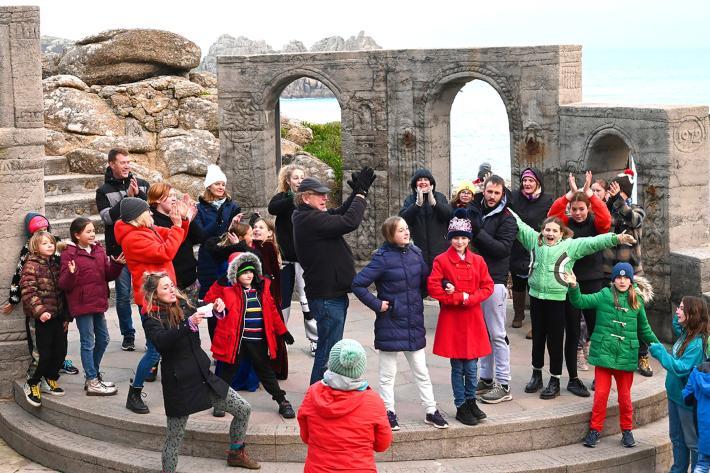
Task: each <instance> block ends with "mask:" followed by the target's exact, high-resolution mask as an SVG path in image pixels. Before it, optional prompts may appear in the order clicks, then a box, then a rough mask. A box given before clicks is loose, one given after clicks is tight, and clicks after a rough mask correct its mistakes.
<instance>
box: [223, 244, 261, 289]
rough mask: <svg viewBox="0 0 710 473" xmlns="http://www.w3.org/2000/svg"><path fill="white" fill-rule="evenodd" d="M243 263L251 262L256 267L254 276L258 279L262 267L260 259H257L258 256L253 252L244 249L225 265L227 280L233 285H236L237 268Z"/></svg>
mask: <svg viewBox="0 0 710 473" xmlns="http://www.w3.org/2000/svg"><path fill="white" fill-rule="evenodd" d="M243 263H251V264H253V265H254V269H256V276H257V277H256V278H255V279H257V280H258V279H259V278H261V275H262V274H263V273H262V269H261V261H260V260H259V257H258V256H256V255H255V254H254V253H250V252H248V251H245V252H243V253H239V254H238V255H237V256H236V257H235V258H234V259H233V260H232V261H231V262H230V263H229V266H228V267H227V279H228V280H229V282H230V283H232V284H233V285H237V284H238V283H237V270H238V269H239V267H240V266H241V265H242V264H243Z"/></svg>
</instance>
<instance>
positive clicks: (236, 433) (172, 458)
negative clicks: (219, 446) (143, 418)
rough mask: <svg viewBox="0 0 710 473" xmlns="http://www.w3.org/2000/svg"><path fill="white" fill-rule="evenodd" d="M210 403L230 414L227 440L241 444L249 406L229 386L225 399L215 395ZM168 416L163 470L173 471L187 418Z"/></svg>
mask: <svg viewBox="0 0 710 473" xmlns="http://www.w3.org/2000/svg"><path fill="white" fill-rule="evenodd" d="M212 405H213V406H214V407H215V408H217V409H218V410H223V411H225V412H229V413H230V414H232V416H233V419H232V423H231V424H229V440H230V442H231V443H232V444H233V445H234V444H243V443H244V438H245V437H246V433H247V425H249V415H250V414H251V406H250V405H249V403H248V402H247V401H246V400H244V399H243V398H242V397H241V396H240V395H239V394H237V392H236V391H235V390H234V389H232V388H229V391H228V392H227V397H226V398H225V399H218V398H217V396H216V395H215V396H214V398H213V399H212ZM188 417H189V416H182V417H168V435H167V437H166V438H165V445H164V446H163V471H165V472H170V473H172V472H174V471H175V469H176V468H177V463H178V450H180V444H182V438H183V437H184V436H185V426H186V425H187V418H188Z"/></svg>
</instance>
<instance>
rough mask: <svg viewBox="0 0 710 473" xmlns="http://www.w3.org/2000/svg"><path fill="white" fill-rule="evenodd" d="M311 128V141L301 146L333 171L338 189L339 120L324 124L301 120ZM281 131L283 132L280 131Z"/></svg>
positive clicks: (340, 169)
mask: <svg viewBox="0 0 710 473" xmlns="http://www.w3.org/2000/svg"><path fill="white" fill-rule="evenodd" d="M303 125H304V126H307V127H308V128H310V129H311V130H313V141H311V142H310V143H308V144H307V145H305V146H304V147H303V149H304V151H307V152H308V153H311V154H312V155H313V156H315V157H317V158H318V159H320V160H321V161H323V162H324V163H326V164H327V165H328V166H330V167H331V168H333V171H335V184H336V186H337V187H338V189H339V188H340V187H341V185H342V182H343V155H342V150H341V144H342V141H341V137H340V122H330V123H325V124H317V123H307V122H303ZM282 133H283V132H282Z"/></svg>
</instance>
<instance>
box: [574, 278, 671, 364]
mask: <svg viewBox="0 0 710 473" xmlns="http://www.w3.org/2000/svg"><path fill="white" fill-rule="evenodd" d="M635 281H636V284H634V290H635V291H636V294H637V296H638V300H639V308H638V309H632V308H631V306H629V301H628V293H618V294H619V296H618V297H619V307H616V306H615V305H614V291H615V290H616V289H614V288H613V287H606V288H604V289H602V290H601V291H599V292H596V293H594V294H582V293H581V292H580V291H579V286H575V287H573V288H570V290H569V301H570V302H571V303H572V305H573V306H575V307H577V308H580V309H596V311H597V323H596V325H595V326H594V333H592V336H591V342H592V343H591V345H590V347H589V364H590V365H594V366H599V367H602V368H610V369H614V370H621V371H635V370H636V368H637V366H638V351H639V338H638V337H639V335H641V339H642V340H643V341H644V342H646V343H647V344H649V345H650V344H651V343H658V338H656V335H655V334H654V333H653V330H651V326H650V325H649V324H648V319H647V318H646V309H645V308H644V301H648V302H650V300H651V299H652V297H653V290H652V289H651V286H650V284H648V281H646V280H645V279H644V278H642V277H640V276H638V277H636V279H635Z"/></svg>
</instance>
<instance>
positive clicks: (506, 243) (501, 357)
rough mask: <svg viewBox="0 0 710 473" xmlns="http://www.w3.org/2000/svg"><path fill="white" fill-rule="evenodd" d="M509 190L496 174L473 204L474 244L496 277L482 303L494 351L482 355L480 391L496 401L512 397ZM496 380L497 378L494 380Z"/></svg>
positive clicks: (513, 233) (512, 228) (511, 221)
mask: <svg viewBox="0 0 710 473" xmlns="http://www.w3.org/2000/svg"><path fill="white" fill-rule="evenodd" d="M509 201H510V193H509V192H508V190H507V189H506V188H505V181H504V180H503V178H502V177H500V176H496V175H495V174H494V175H492V176H490V177H488V178H487V179H486V181H485V182H484V184H483V192H481V193H478V194H477V195H476V196H475V197H474V199H473V205H472V206H471V230H472V234H473V239H472V241H471V242H472V243H473V247H474V249H475V250H476V251H477V252H478V254H480V255H481V256H482V257H483V259H484V260H485V262H486V265H487V266H488V272H489V273H490V275H491V279H493V284H494V288H493V294H491V296H490V297H489V298H488V299H486V300H485V301H483V302H482V303H481V308H482V309H483V317H484V319H485V320H486V327H487V328H488V338H489V339H490V341H491V348H492V350H493V351H492V353H491V354H490V355H488V356H486V357H484V358H481V371H480V381H479V383H478V394H479V395H480V396H481V400H482V401H483V402H486V403H489V404H497V403H499V402H503V401H510V400H512V399H513V396H511V394H510V346H509V345H508V336H507V334H506V331H505V315H506V304H505V301H506V299H507V298H508V288H507V283H508V266H509V265H510V251H511V249H512V247H513V241H515V238H516V236H517V234H518V224H517V223H516V221H515V217H513V215H512V214H511V213H510V212H509V211H508V202H509ZM494 380H495V381H494Z"/></svg>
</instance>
